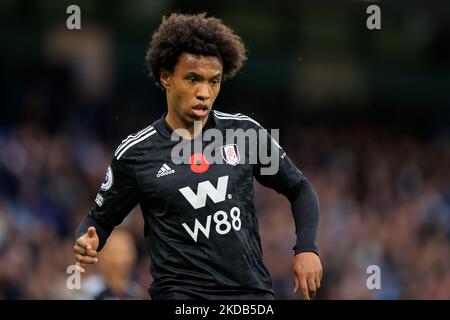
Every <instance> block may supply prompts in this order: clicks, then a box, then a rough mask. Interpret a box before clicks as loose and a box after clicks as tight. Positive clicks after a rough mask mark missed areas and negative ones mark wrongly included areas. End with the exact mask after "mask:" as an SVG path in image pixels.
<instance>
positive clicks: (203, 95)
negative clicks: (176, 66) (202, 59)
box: [197, 83, 209, 101]
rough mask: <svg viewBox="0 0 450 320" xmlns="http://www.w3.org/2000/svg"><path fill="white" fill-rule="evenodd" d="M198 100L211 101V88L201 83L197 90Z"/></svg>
mask: <svg viewBox="0 0 450 320" xmlns="http://www.w3.org/2000/svg"><path fill="white" fill-rule="evenodd" d="M197 99H198V100H201V101H206V100H208V99H209V87H208V85H207V84H205V83H201V84H199V86H198V90H197Z"/></svg>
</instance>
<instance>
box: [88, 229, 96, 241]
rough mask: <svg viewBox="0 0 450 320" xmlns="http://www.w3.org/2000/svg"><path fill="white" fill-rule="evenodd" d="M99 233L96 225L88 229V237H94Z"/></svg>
mask: <svg viewBox="0 0 450 320" xmlns="http://www.w3.org/2000/svg"><path fill="white" fill-rule="evenodd" d="M96 235H97V231H95V227H89V229H88V237H89V238H91V239H92V238H94V237H95V236H96Z"/></svg>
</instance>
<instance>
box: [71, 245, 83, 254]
mask: <svg viewBox="0 0 450 320" xmlns="http://www.w3.org/2000/svg"><path fill="white" fill-rule="evenodd" d="M73 252H74V253H78V254H81V255H82V256H84V254H85V253H86V249H85V248H83V247H80V246H79V245H75V246H74V247H73Z"/></svg>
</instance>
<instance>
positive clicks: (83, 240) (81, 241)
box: [75, 238, 88, 249]
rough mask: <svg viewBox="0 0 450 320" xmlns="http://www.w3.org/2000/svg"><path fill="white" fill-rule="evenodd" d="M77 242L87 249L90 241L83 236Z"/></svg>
mask: <svg viewBox="0 0 450 320" xmlns="http://www.w3.org/2000/svg"><path fill="white" fill-rule="evenodd" d="M75 244H76V245H78V246H80V247H82V248H85V249H86V247H87V245H88V243H87V242H86V240H85V239H83V238H79V239H77V241H76V242H75Z"/></svg>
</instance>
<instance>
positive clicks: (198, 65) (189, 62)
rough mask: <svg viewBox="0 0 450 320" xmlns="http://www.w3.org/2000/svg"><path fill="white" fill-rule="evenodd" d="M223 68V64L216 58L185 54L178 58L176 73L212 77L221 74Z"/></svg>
mask: <svg viewBox="0 0 450 320" xmlns="http://www.w3.org/2000/svg"><path fill="white" fill-rule="evenodd" d="M222 68H223V67H222V62H221V61H220V60H219V58H217V57H215V56H202V55H195V54H191V53H186V52H184V53H182V54H181V55H180V57H179V58H178V62H177V64H176V65H175V69H174V72H175V73H189V72H194V73H198V74H204V75H209V76H210V75H216V74H218V73H221V72H222Z"/></svg>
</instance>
